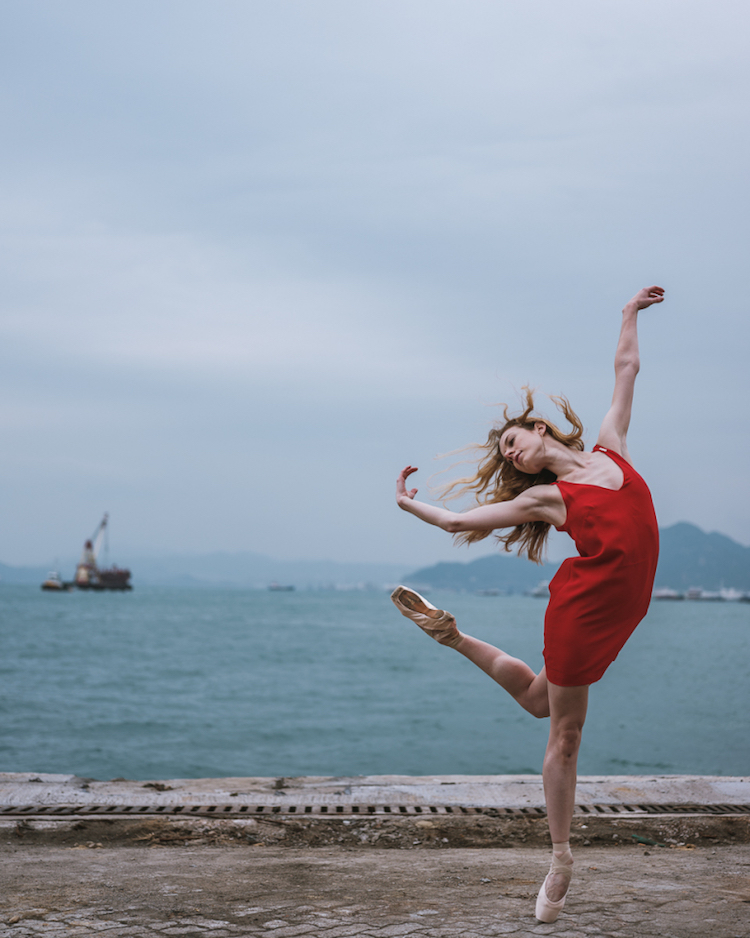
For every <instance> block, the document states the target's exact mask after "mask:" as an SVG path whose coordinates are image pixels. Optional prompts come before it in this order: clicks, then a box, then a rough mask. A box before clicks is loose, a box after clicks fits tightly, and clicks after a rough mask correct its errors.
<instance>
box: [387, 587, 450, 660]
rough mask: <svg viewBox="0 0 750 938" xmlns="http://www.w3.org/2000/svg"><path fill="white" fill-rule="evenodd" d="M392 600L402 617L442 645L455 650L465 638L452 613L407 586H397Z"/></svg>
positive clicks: (392, 594)
mask: <svg viewBox="0 0 750 938" xmlns="http://www.w3.org/2000/svg"><path fill="white" fill-rule="evenodd" d="M391 599H392V600H393V604H394V606H395V607H396V609H398V611H399V612H400V613H401V615H402V616H406V618H407V619H411V620H412V622H416V623H417V625H418V626H419V627H420V629H422V631H423V632H426V633H427V634H428V635H429V636H430V638H434V639H435V641H436V642H439V643H440V644H441V645H450V646H451V647H452V648H455V646H456V645H457V644H458V643H459V642H460V641H461V639H462V638H463V635H462V634H461V633H460V632H459V631H458V628H457V627H456V620H455V619H454V618H453V616H452V615H451V614H450V612H446V611H445V610H444V609H437V608H436V607H435V606H433V605H432V603H430V602H428V601H427V600H426V599H425V598H424V596H420V595H419V593H417V592H416V590H410V589H409V588H408V587H406V586H397V587H396V589H395V590H394V591H393V592H392V593H391Z"/></svg>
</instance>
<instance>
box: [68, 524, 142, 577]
mask: <svg viewBox="0 0 750 938" xmlns="http://www.w3.org/2000/svg"><path fill="white" fill-rule="evenodd" d="M108 522H109V515H108V514H107V513H106V512H105V514H104V517H103V518H102V520H101V521H100V522H99V526H98V527H97V529H96V531H94V533H93V534H92V536H91V537H90V538H89V540H87V541H86V542H85V544H84V545H83V553H82V554H81V559H80V560H79V561H78V566H77V567H76V575H75V577H74V578H73V585H74V586H77V587H78V589H81V590H131V589H132V588H133V587H132V586H131V584H130V570H125V569H124V568H122V567H118V566H116V565H114V564H113V565H112V566H111V567H99V566H98V564H97V558H98V557H99V551H100V550H101V548H102V544H103V543H104V539H105V536H106V533H107V523H108Z"/></svg>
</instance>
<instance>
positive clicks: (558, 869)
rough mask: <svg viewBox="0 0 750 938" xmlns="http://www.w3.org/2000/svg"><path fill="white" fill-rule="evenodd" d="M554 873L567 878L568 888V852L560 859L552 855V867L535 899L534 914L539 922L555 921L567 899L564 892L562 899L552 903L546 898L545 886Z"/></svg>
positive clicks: (569, 876)
mask: <svg viewBox="0 0 750 938" xmlns="http://www.w3.org/2000/svg"><path fill="white" fill-rule="evenodd" d="M554 873H562V874H563V875H564V876H567V878H568V886H570V878H571V876H572V875H573V857H572V855H571V853H570V851H568V852H567V853H565V854H563V856H562V857H556V856H555V854H554V853H553V854H552V865H551V866H550V868H549V873H548V874H547V876H546V877H545V880H544V882H543V883H542V888H541V889H540V890H539V895H538V896H537V898H536V910H535V913H534V914H535V915H536V917H537V918H538V919H539V921H540V922H546V923H550V922H555V921H557V916H558V915H559V914H560V912H562V910H563V906H564V905H565V900H566V899H567V897H568V893H567V891H566V892H565V895H564V896H563V897H562V899H557V900H556V901H553V900H552V899H548V898H547V890H546V889H545V886H546V885H547V880H548V879H549V877H550V876H552V875H553V874H554Z"/></svg>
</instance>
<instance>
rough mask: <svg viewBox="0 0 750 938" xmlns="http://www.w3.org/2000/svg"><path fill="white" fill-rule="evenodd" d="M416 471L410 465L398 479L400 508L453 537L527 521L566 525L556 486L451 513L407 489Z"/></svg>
mask: <svg viewBox="0 0 750 938" xmlns="http://www.w3.org/2000/svg"><path fill="white" fill-rule="evenodd" d="M416 471H417V470H416V468H415V467H414V466H407V467H406V468H405V469H403V470H402V471H401V473H400V474H399V477H398V479H397V480H396V501H397V502H398V506H399V508H403V510H404V511H408V512H409V513H410V514H412V515H416V517H417V518H419V519H420V520H422V521H426V522H427V524H434V525H435V526H436V527H438V528H442V529H443V530H444V531H449V532H450V533H451V534H457V533H458V532H460V531H494V530H496V529H497V528H513V527H515V526H516V525H517V524H524V523H525V522H527V521H546V522H547V523H549V524H554V525H556V526H557V527H560V526H561V525H563V524H564V523H565V515H566V510H565V504H564V502H563V500H562V496H561V495H560V491H559V489H558V488H557V487H556V486H554V485H534V486H532V487H531V488H530V489H527V490H526V491H525V492H522V493H521V494H520V495H518V496H517V497H516V498H514V499H511V500H510V501H507V502H496V503H495V504H491V505H480V506H479V507H478V508H472V509H470V510H469V511H449V510H448V509H446V508H438V507H437V506H436V505H427V504H425V503H424V502H418V501H416V500H415V498H414V496H415V495H416V494H417V490H416V489H407V488H406V480H407V479H408V478H409V476H410V475H411V474H412V473H413V472H416Z"/></svg>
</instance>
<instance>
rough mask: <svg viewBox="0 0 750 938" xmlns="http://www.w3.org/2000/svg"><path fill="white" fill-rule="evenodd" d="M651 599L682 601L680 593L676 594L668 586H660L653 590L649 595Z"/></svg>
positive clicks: (682, 596)
mask: <svg viewBox="0 0 750 938" xmlns="http://www.w3.org/2000/svg"><path fill="white" fill-rule="evenodd" d="M651 598H652V599H673V600H674V599H684V598H685V597H684V595H683V594H682V593H678V592H677V590H673V589H671V588H670V587H669V586H661V587H659V589H655V590H654V591H653V593H652V594H651Z"/></svg>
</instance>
